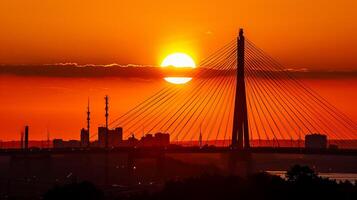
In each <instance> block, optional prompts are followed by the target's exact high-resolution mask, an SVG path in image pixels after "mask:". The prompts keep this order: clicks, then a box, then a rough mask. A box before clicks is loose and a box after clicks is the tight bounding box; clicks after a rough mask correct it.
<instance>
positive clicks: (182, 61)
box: [161, 53, 196, 85]
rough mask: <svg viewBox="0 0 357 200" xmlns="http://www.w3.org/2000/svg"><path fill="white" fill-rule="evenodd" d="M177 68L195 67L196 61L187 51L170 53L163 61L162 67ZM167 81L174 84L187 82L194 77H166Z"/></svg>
mask: <svg viewBox="0 0 357 200" xmlns="http://www.w3.org/2000/svg"><path fill="white" fill-rule="evenodd" d="M170 66H172V67H175V68H195V67H196V64H195V61H194V60H193V59H192V58H191V57H190V56H189V55H187V54H185V53H173V54H170V55H168V56H167V57H166V58H165V59H164V60H163V61H162V63H161V67H170ZM164 79H165V81H167V82H169V83H172V84H178V85H180V84H185V83H188V82H190V81H191V80H192V77H173V76H171V77H165V78H164Z"/></svg>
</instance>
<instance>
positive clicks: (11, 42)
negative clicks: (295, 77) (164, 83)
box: [0, 0, 357, 69]
mask: <svg viewBox="0 0 357 200" xmlns="http://www.w3.org/2000/svg"><path fill="white" fill-rule="evenodd" d="M356 10H357V1H355V0H329V1H326V0H314V1H305V0H289V1H286V0H271V1H266V0H249V1H248V0H245V1H243V0H242V1H241V0H220V1H205V3H202V1H194V0H181V1H164V0H157V1H152V0H151V1H148V0H140V1H138V0H131V1H117V0H90V1H82V0H51V1H43V0H31V1H24V0H2V1H1V2H0V25H1V31H0V44H1V45H0V63H5V64H9V63H12V64H13V63H17V64H19V63H20V64H28V63H36V64H39V63H57V62H77V63H82V64H83V63H96V64H98V63H100V64H107V63H121V64H127V63H136V64H159V63H160V61H161V59H162V57H163V56H164V55H165V54H166V53H168V52H172V51H187V52H189V53H191V54H192V55H193V56H194V57H195V58H196V59H202V58H204V57H205V56H207V54H208V53H209V52H212V51H214V50H215V49H216V48H218V47H219V46H221V45H222V44H223V43H225V42H227V41H229V40H231V39H232V38H233V37H234V36H235V35H236V33H237V30H238V27H244V28H245V29H246V34H247V36H248V38H250V39H251V40H252V41H254V42H255V43H256V44H257V45H258V46H260V47H261V48H263V49H265V50H266V51H267V52H269V53H270V54H272V55H273V56H274V57H277V58H278V59H279V60H281V61H282V62H283V63H284V64H286V65H288V66H294V67H301V66H303V67H309V68H329V69H330V68H353V69H356V68H357V67H356V66H357V60H356V59H355V55H356V52H357V20H356V19H357V12H356Z"/></svg>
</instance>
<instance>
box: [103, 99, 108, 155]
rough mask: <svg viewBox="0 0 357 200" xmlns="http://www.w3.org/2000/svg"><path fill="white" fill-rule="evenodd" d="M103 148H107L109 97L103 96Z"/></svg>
mask: <svg viewBox="0 0 357 200" xmlns="http://www.w3.org/2000/svg"><path fill="white" fill-rule="evenodd" d="M104 99H105V131H106V133H105V148H108V132H109V130H108V117H109V97H108V95H105V97H104Z"/></svg>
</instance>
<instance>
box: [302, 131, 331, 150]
mask: <svg viewBox="0 0 357 200" xmlns="http://www.w3.org/2000/svg"><path fill="white" fill-rule="evenodd" d="M305 148H308V149H326V148H327V136H326V135H323V134H318V133H314V134H309V135H306V136H305Z"/></svg>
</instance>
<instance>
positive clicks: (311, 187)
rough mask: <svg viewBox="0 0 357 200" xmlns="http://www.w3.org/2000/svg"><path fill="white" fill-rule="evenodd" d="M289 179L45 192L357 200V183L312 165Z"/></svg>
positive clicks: (132, 197) (173, 199)
mask: <svg viewBox="0 0 357 200" xmlns="http://www.w3.org/2000/svg"><path fill="white" fill-rule="evenodd" d="M286 175H287V179H282V178H280V177H279V176H274V175H269V174H266V173H256V174H253V175H249V176H247V177H245V178H242V177H238V176H222V175H202V176H199V177H192V178H187V179H184V180H173V181H169V182H167V183H166V184H165V185H164V186H163V187H162V188H161V189H158V190H156V191H150V190H149V189H148V190H145V189H142V190H138V191H137V192H135V193H125V192H124V193H120V194H114V193H111V192H108V191H104V190H102V189H100V188H97V187H96V186H95V185H93V184H92V183H90V182H80V183H71V184H66V185H61V186H55V187H54V188H53V189H50V190H49V191H48V192H46V193H45V194H44V195H43V198H44V199H45V200H57V199H58V200H60V199H75V200H78V199H86V200H97V199H98V200H102V199H103V200H104V199H105V200H106V199H113V200H114V199H128V200H161V199H162V200H185V199H192V200H199V199H206V200H211V199H212V200H220V199H231V198H234V199H251V200H255V199H259V200H264V199H266V200H270V199H274V200H279V199H324V200H329V199H334V200H335V199H341V200H342V199H351V200H352V199H357V185H356V183H351V182H348V181H346V182H336V181H334V180H330V179H326V178H321V177H319V176H318V174H316V173H315V172H314V171H313V170H311V169H310V168H308V167H304V166H299V165H296V166H294V167H292V168H291V169H290V170H289V171H288V172H287V174H286Z"/></svg>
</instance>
